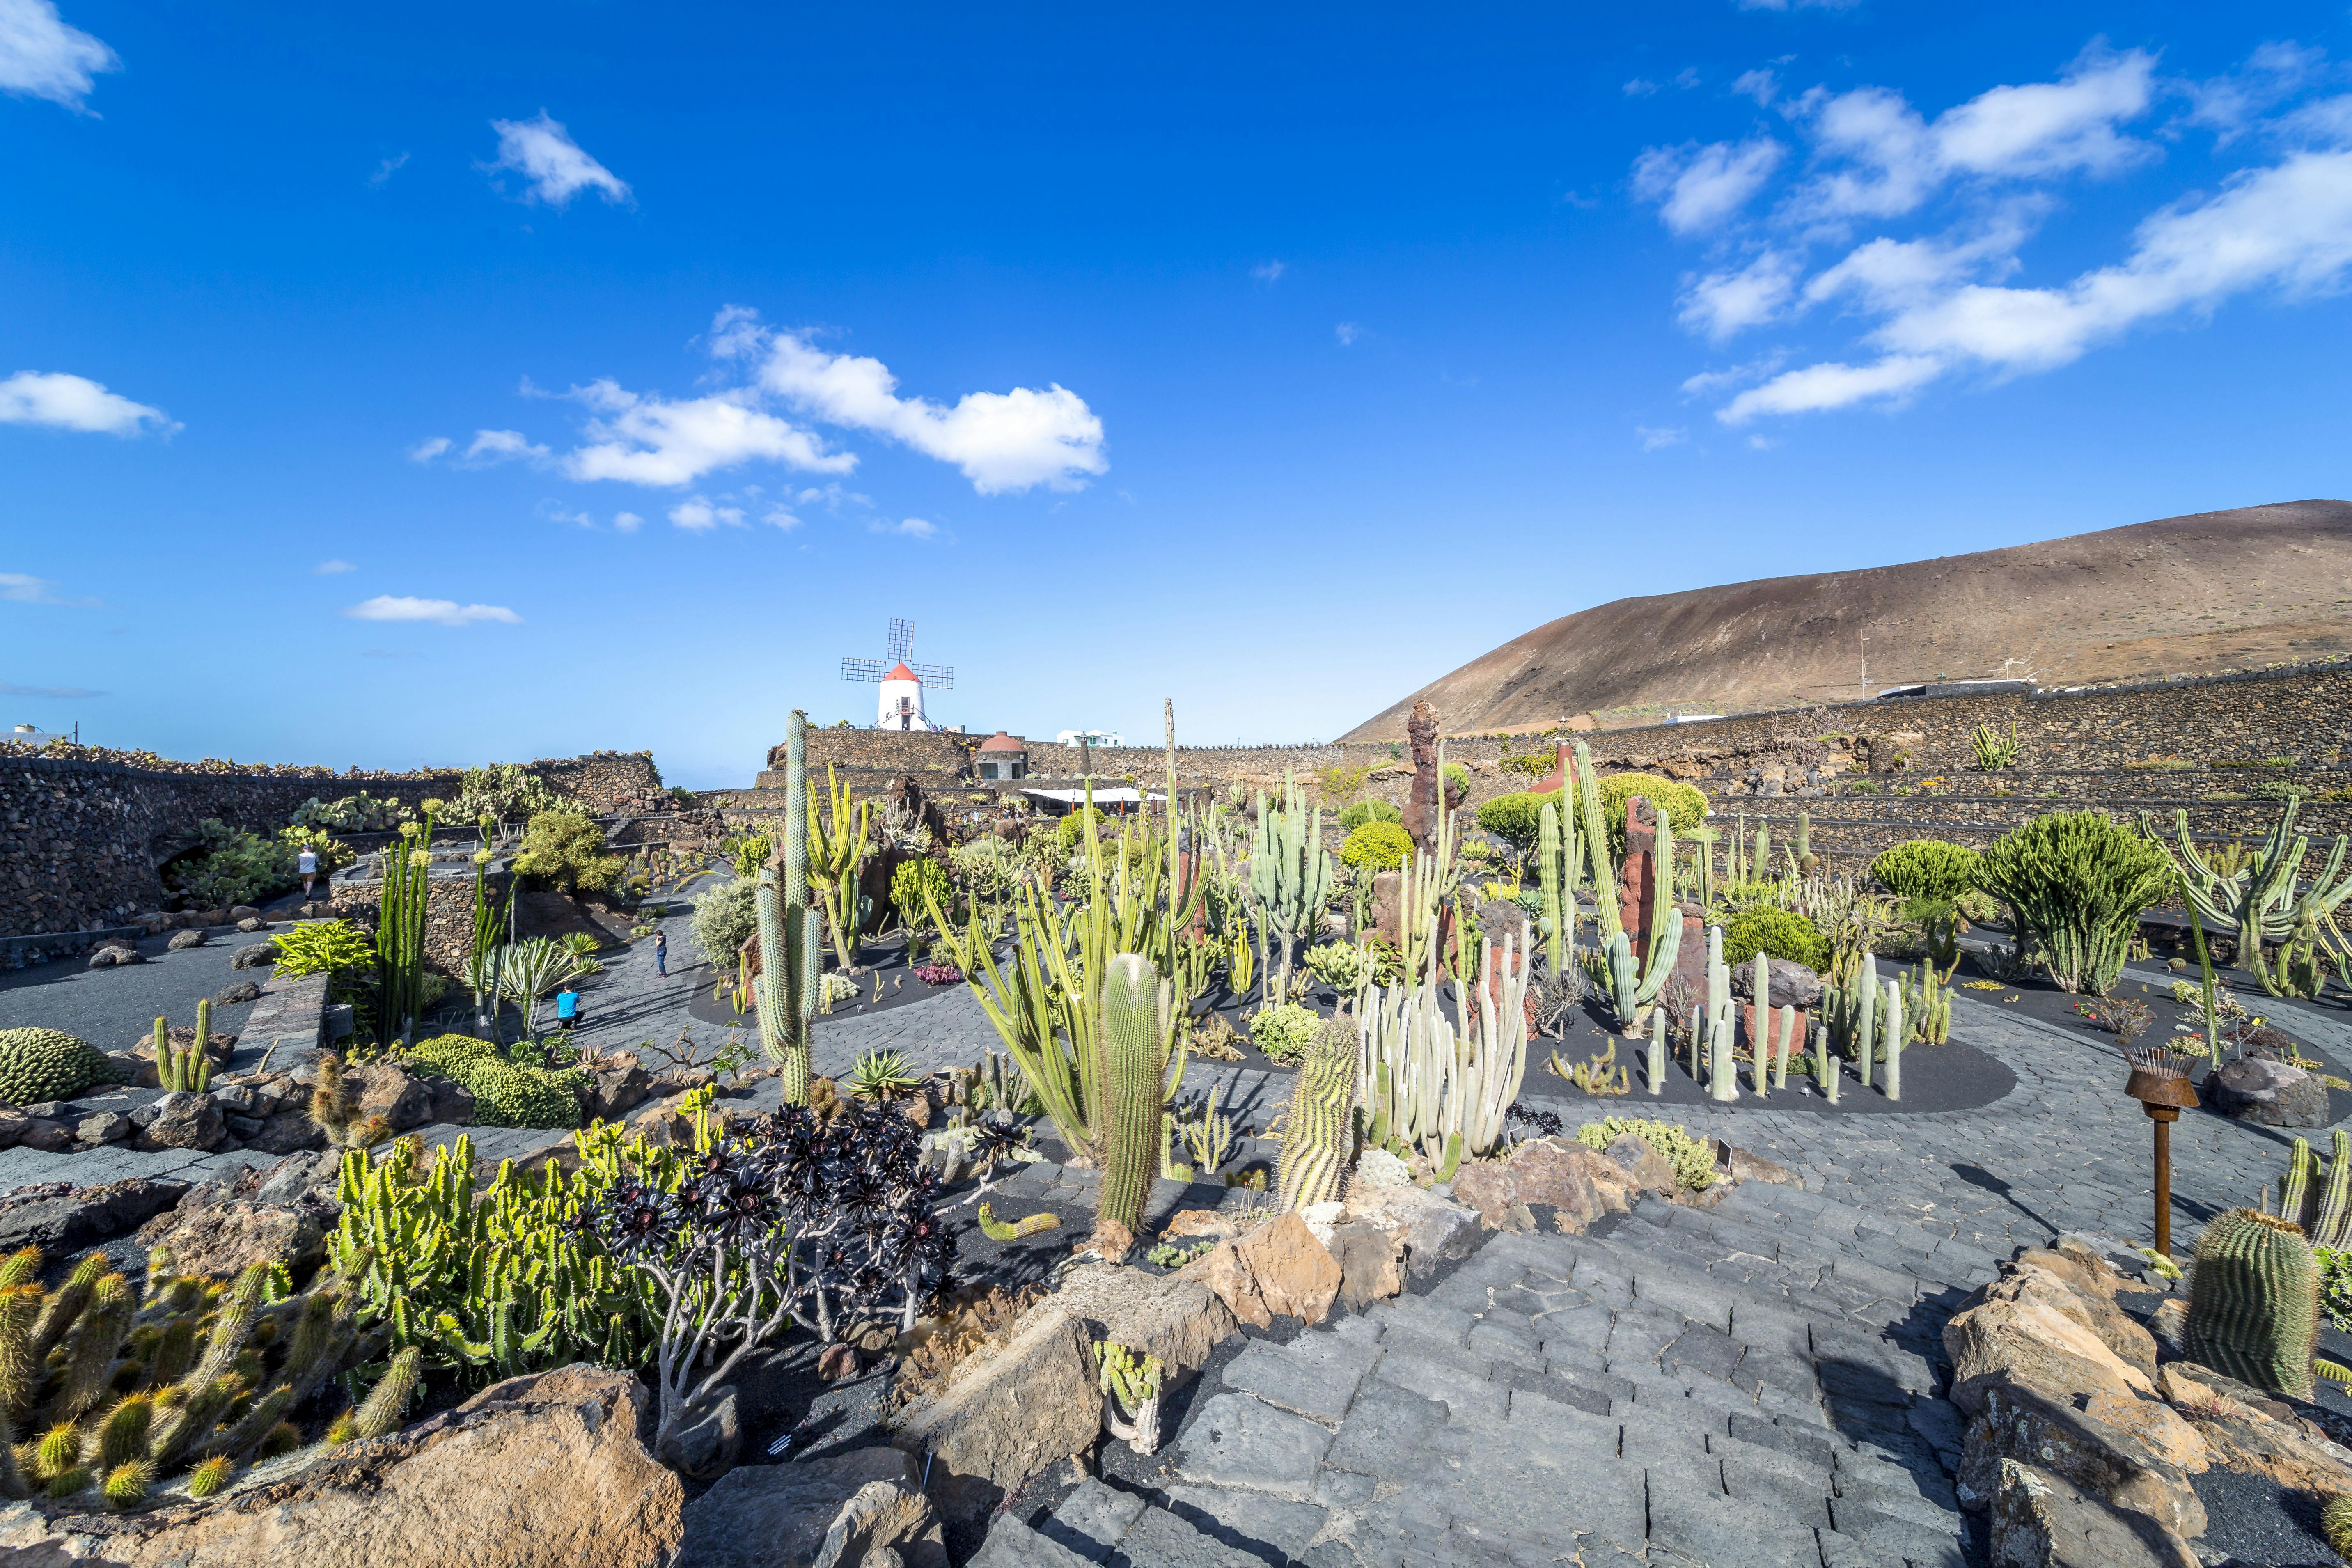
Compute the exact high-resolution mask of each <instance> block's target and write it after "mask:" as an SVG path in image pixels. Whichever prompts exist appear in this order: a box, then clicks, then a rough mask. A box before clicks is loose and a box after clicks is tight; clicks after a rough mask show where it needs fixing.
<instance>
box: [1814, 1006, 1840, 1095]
mask: <svg viewBox="0 0 2352 1568" xmlns="http://www.w3.org/2000/svg"><path fill="white" fill-rule="evenodd" d="M1844 1078H1845V1073H1844V1071H1843V1068H1840V1067H1839V1066H1838V1059H1837V1057H1836V1056H1835V1054H1833V1053H1832V1051H1831V1050H1830V1026H1828V1025H1827V1024H1816V1025H1814V1026H1813V1082H1814V1084H1815V1086H1817V1087H1818V1088H1819V1089H1821V1091H1822V1098H1823V1099H1825V1100H1828V1101H1829V1102H1830V1103H1831V1104H1832V1105H1835V1104H1836V1103H1837V1102H1838V1085H1839V1084H1840V1083H1841V1082H1842V1081H1843V1079H1844Z"/></svg>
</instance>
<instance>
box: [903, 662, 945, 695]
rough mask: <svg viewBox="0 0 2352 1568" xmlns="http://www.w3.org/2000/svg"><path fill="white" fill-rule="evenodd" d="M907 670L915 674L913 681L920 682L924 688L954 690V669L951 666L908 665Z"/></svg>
mask: <svg viewBox="0 0 2352 1568" xmlns="http://www.w3.org/2000/svg"><path fill="white" fill-rule="evenodd" d="M907 668H908V669H911V670H913V671H914V672H915V679H918V680H919V681H921V682H922V683H923V684H924V685H926V686H929V687H933V688H936V689H939V690H941V691H951V690H953V689H955V667H954V666H953V665H949V664H910V665H908V667H907Z"/></svg>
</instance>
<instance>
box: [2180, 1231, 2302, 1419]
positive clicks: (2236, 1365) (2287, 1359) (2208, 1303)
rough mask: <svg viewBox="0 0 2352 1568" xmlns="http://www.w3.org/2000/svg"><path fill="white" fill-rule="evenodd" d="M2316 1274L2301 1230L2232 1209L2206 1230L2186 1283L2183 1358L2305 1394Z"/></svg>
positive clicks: (2273, 1387)
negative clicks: (2185, 1347)
mask: <svg viewBox="0 0 2352 1568" xmlns="http://www.w3.org/2000/svg"><path fill="white" fill-rule="evenodd" d="M2318 1332H2319V1267H2318V1263H2317V1261H2316V1260H2315V1258H2313V1256H2312V1251H2311V1243H2310V1242H2308V1241H2306V1240H2305V1239H2304V1235H2303V1227H2302V1226H2298V1225H2295V1224H2294V1223H2293V1222H2291V1221H2288V1220H2283V1219H2280V1218H2277V1217H2276V1216H2275V1215H2266V1214H2257V1213H2256V1212H2254V1211H2253V1210H2252V1209H2231V1211H2230V1212H2229V1213H2227V1214H2224V1215H2220V1216H2219V1217H2217V1218H2216V1219H2214V1220H2213V1222H2212V1223H2211V1224H2210V1225H2208V1226H2206V1227H2205V1234H2204V1235H2203V1236H2202V1237H2199V1238H2198V1242H2197V1268H2196V1271H2195V1272H2194V1273H2193V1274H2191V1275H2190V1276H2189V1335H2188V1338H2189V1359H2190V1360H2192V1361H2198V1362H2202V1363H2204V1364H2206V1365H2207V1366H2210V1367H2212V1368H2214V1369H2215V1370H2217V1371H2220V1372H2224V1373H2228V1374H2229V1375H2230V1376H2231V1377H2234V1378H2236V1379H2238V1380H2239V1381H2240V1382H2242V1383H2250V1384H2253V1385H2254V1386H2255V1387H2257V1388H2266V1389H2269V1390H2270V1391H2271V1392H2272V1393H2273V1394H2294V1395H2295V1396H2296V1397H2298V1398H2306V1397H2308V1396H2309V1395H2310V1394H2311V1373H2312V1347H2313V1345H2314V1343H2315V1341H2316V1339H2317V1337H2318Z"/></svg>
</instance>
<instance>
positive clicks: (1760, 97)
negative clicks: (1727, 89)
mask: <svg viewBox="0 0 2352 1568" xmlns="http://www.w3.org/2000/svg"><path fill="white" fill-rule="evenodd" d="M1731 90H1732V93H1733V95H1734V96H1735V97H1742V98H1752V99H1754V100H1756V106H1757V107H1758V108H1759V109H1769V108H1770V107H1772V100H1773V98H1774V96H1775V95H1777V94H1778V93H1779V92H1780V78H1779V77H1777V76H1775V75H1774V74H1773V73H1772V72H1770V71H1769V70H1766V69H1763V68H1758V69H1755V70H1752V71H1742V72H1740V73H1739V75H1738V76H1737V77H1734V78H1733V79H1732V81H1731Z"/></svg>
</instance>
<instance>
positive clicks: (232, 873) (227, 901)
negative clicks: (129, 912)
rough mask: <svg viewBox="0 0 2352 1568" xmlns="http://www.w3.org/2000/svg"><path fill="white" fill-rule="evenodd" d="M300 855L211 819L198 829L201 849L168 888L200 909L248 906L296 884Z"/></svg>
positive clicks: (171, 873) (174, 873)
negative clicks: (295, 870)
mask: <svg viewBox="0 0 2352 1568" xmlns="http://www.w3.org/2000/svg"><path fill="white" fill-rule="evenodd" d="M295 854H296V850H295V847H294V846H292V845H290V844H286V843H282V842H280V841H279V840H278V839H275V838H262V837H257V836H256V835H254V834H251V833H240V832H237V831H236V829H234V828H232V827H230V826H228V824H226V823H225V822H222V821H220V820H219V819H218V818H215V817H210V816H207V817H205V819H204V820H203V821H202V822H199V823H197V824H196V848H195V849H194V850H193V851H192V852H190V853H189V854H186V855H184V856H182V857H181V858H179V859H177V860H174V861H173V863H172V865H171V868H169V869H168V870H167V871H166V872H165V873H164V886H166V887H167V888H169V889H171V890H172V891H173V893H176V894H178V895H179V896H180V897H181V898H184V899H186V900H189V902H190V903H191V904H192V905H193V906H194V907H195V908H197V909H202V910H216V909H226V908H227V907H228V906H230V905H232V904H249V903H252V902H253V901H254V900H257V899H261V898H265V897H267V896H268V895H269V894H271V893H274V892H276V891H278V889H280V888H283V887H286V886H288V885H289V884H290V883H292V882H293V881H294V880H295V877H294V856H295Z"/></svg>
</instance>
